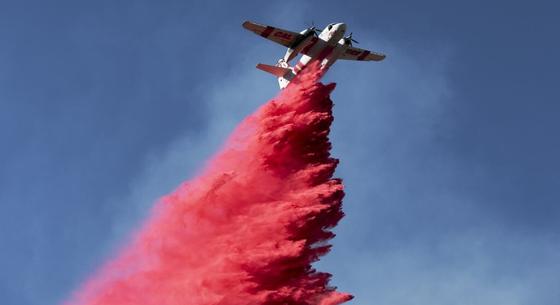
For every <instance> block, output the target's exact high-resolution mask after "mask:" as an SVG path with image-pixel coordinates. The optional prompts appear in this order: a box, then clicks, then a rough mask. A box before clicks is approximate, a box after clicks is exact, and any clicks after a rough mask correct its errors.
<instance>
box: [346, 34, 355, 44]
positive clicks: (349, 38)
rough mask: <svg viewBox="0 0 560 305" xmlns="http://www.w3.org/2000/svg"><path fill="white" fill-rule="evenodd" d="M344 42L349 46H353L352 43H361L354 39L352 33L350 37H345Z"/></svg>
mask: <svg viewBox="0 0 560 305" xmlns="http://www.w3.org/2000/svg"><path fill="white" fill-rule="evenodd" d="M344 42H345V43H346V44H349V45H352V42H354V43H359V42H358V41H357V40H356V39H354V38H352V33H350V35H348V36H346V37H344Z"/></svg>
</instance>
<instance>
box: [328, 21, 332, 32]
mask: <svg viewBox="0 0 560 305" xmlns="http://www.w3.org/2000/svg"><path fill="white" fill-rule="evenodd" d="M332 26H333V24H332V23H331V24H329V26H328V27H327V29H329V31H330V30H332Z"/></svg>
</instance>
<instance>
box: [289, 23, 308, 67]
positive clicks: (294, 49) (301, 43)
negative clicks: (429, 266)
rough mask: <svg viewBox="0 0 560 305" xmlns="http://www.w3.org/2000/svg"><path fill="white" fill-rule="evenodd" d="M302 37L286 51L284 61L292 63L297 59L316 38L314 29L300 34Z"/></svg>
mask: <svg viewBox="0 0 560 305" xmlns="http://www.w3.org/2000/svg"><path fill="white" fill-rule="evenodd" d="M300 34H301V35H302V36H301V38H300V39H297V40H296V41H294V43H292V45H291V46H290V47H289V48H288V50H287V51H286V54H285V55H284V61H286V62H290V61H291V60H292V59H294V57H296V56H297V55H298V54H299V52H301V50H303V48H304V47H305V46H306V45H307V43H308V42H309V41H310V39H312V37H314V36H315V31H314V30H313V29H306V30H303V31H302V32H301V33H300Z"/></svg>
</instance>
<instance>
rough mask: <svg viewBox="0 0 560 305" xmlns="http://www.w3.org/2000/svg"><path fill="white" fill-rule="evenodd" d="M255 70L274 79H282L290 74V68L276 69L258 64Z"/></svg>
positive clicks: (275, 67) (276, 67)
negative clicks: (274, 77)
mask: <svg viewBox="0 0 560 305" xmlns="http://www.w3.org/2000/svg"><path fill="white" fill-rule="evenodd" d="M257 69H260V70H263V71H264V72H268V73H270V74H272V75H274V76H276V77H283V76H284V75H286V73H288V72H292V70H290V68H284V67H278V66H271V65H265V64H258V65H257Z"/></svg>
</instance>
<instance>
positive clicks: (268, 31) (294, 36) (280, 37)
mask: <svg viewBox="0 0 560 305" xmlns="http://www.w3.org/2000/svg"><path fill="white" fill-rule="evenodd" d="M243 27H244V28H246V29H247V30H249V31H251V32H253V33H255V34H257V35H260V36H262V37H264V38H266V39H269V40H272V41H274V42H276V43H278V44H281V45H283V46H285V47H287V48H289V47H290V46H292V45H293V43H294V42H295V41H297V40H300V39H301V36H303V35H301V34H299V33H295V32H292V31H288V30H284V29H281V28H275V27H272V26H268V25H262V24H257V23H254V22H251V21H245V22H243Z"/></svg>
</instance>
